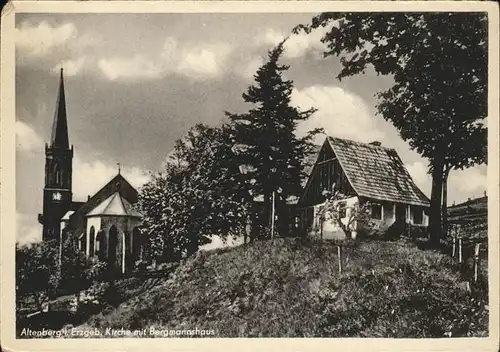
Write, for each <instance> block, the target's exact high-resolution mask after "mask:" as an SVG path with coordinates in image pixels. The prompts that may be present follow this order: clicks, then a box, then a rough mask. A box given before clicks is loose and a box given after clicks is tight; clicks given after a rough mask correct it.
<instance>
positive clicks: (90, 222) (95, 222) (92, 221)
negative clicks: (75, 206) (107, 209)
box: [85, 217, 101, 255]
mask: <svg viewBox="0 0 500 352" xmlns="http://www.w3.org/2000/svg"><path fill="white" fill-rule="evenodd" d="M92 226H94V236H97V233H98V232H99V230H100V229H101V218H99V217H95V218H88V219H87V229H86V234H87V245H86V248H87V249H86V251H85V254H86V255H89V254H90V229H91V228H92ZM95 242H96V241H95V239H94V247H95ZM94 252H95V248H94Z"/></svg>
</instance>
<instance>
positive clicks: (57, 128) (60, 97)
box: [50, 68, 69, 149]
mask: <svg viewBox="0 0 500 352" xmlns="http://www.w3.org/2000/svg"><path fill="white" fill-rule="evenodd" d="M50 147H51V148H60V149H69V138H68V119H67V117H66V97H65V94H64V77H63V69H62V68H61V76H60V78H59V92H58V93H57V102H56V109H55V113H54V121H53V123H52V136H51V138H50Z"/></svg>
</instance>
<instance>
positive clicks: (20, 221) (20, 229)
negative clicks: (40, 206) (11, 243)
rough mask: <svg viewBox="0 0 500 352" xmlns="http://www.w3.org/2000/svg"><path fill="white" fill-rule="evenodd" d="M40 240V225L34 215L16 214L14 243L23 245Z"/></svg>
mask: <svg viewBox="0 0 500 352" xmlns="http://www.w3.org/2000/svg"><path fill="white" fill-rule="evenodd" d="M41 240H42V225H40V224H39V223H38V221H37V217H36V215H34V214H22V213H16V241H17V242H18V243H19V244H20V245H25V244H29V243H34V242H40V241H41Z"/></svg>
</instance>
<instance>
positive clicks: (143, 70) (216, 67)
mask: <svg viewBox="0 0 500 352" xmlns="http://www.w3.org/2000/svg"><path fill="white" fill-rule="evenodd" d="M230 53H231V49H230V47H229V46H228V45H226V44H223V43H212V44H203V45H194V44H189V43H187V44H181V43H179V42H178V41H177V40H176V39H175V38H173V37H168V38H167V39H166V40H165V42H164V44H163V47H162V50H161V53H160V54H159V55H156V56H155V55H150V56H145V55H135V56H133V57H130V58H127V57H118V56H116V57H110V58H102V59H100V60H99V61H98V67H99V69H100V70H101V72H102V73H103V74H104V75H105V76H106V78H108V79H109V80H116V79H119V78H125V79H127V78H128V79H133V78H143V79H144V78H146V79H159V78H162V77H164V76H166V75H168V74H172V73H175V74H179V75H183V76H186V77H189V78H193V79H205V78H216V77H218V76H220V75H221V74H222V73H223V72H224V69H225V68H226V64H227V60H228V58H229V55H230Z"/></svg>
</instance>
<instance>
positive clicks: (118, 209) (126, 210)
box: [86, 192, 142, 217]
mask: <svg viewBox="0 0 500 352" xmlns="http://www.w3.org/2000/svg"><path fill="white" fill-rule="evenodd" d="M102 215H112V216H132V217H142V215H141V214H140V213H139V212H138V211H137V210H135V209H134V208H133V207H132V205H131V204H130V203H129V202H128V201H127V200H126V199H125V198H123V197H122V196H121V195H120V193H119V192H115V193H113V194H112V195H110V196H109V197H108V198H106V199H105V200H103V201H102V202H101V203H99V204H98V205H97V206H96V207H95V208H94V209H92V210H91V211H90V212H89V213H88V214H87V215H86V216H87V217H90V216H102Z"/></svg>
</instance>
